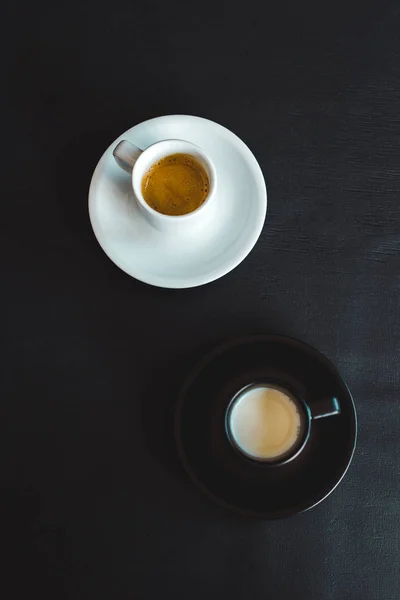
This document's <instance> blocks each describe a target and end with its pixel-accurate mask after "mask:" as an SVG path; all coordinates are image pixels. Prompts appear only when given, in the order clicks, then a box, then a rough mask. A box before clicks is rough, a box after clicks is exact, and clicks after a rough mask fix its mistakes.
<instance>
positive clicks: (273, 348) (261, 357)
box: [175, 335, 357, 519]
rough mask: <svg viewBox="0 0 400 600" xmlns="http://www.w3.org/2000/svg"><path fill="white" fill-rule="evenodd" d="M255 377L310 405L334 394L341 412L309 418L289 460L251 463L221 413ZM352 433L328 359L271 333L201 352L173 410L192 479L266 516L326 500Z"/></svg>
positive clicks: (346, 458)
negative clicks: (305, 437)
mask: <svg viewBox="0 0 400 600" xmlns="http://www.w3.org/2000/svg"><path fill="white" fill-rule="evenodd" d="M259 381H265V382H273V383H275V384H276V385H279V386H281V387H283V388H286V389H288V390H290V391H291V392H292V393H293V395H294V396H295V397H296V396H297V397H302V398H304V400H306V402H307V404H308V405H309V406H310V408H311V410H312V407H313V403H317V404H318V401H320V400H321V399H322V398H333V397H335V398H336V399H337V400H338V402H339V406H340V414H338V415H334V416H331V417H326V418H324V419H317V420H315V421H313V423H312V426H311V433H310V438H309V441H308V442H307V445H306V447H305V449H304V450H303V451H302V452H301V453H300V454H299V456H298V457H296V458H294V459H293V460H292V461H290V462H288V463H285V464H282V465H274V466H271V465H268V464H265V463H260V462H259V461H251V460H249V459H248V458H247V457H245V456H244V455H241V454H240V453H238V452H237V451H236V450H235V449H234V447H233V446H232V444H231V443H230V441H229V439H228V436H227V433H226V427H225V415H226V411H227V409H228V407H229V404H230V401H231V399H232V397H233V396H234V395H235V393H237V392H238V390H240V389H242V388H243V387H244V386H245V385H248V384H250V383H252V382H259ZM356 436H357V418H356V411H355V406H354V403H353V399H352V397H351V393H350V391H349V389H348V387H347V385H346V383H345V382H344V381H343V379H342V378H341V376H340V374H339V373H338V371H337V370H336V368H335V367H334V366H333V365H332V363H331V362H330V361H329V360H328V359H327V358H325V357H324V356H323V355H322V354H320V353H319V352H318V351H317V350H315V349H314V348H311V347H310V346H308V345H307V344H304V343H303V342H299V341H297V340H293V339H290V338H285V337H281V336H275V335H263V336H253V337H249V338H245V339H241V340H236V341H234V342H231V343H228V344H225V345H223V346H221V347H219V348H217V349H216V350H214V351H213V352H212V353H211V354H209V355H208V356H206V357H205V358H204V359H203V360H202V361H201V362H200V363H199V365H198V366H197V367H196V368H195V369H194V371H193V372H192V373H191V374H190V375H189V377H188V379H187V381H186V383H185V384H184V386H183V389H182V391H181V394H180V397H179V399H178V403H177V406H176V411H175V438H176V443H177V448H178V453H179V457H180V459H181V461H182V464H183V466H184V468H185V470H186V471H187V473H188V475H189V476H190V478H191V479H192V480H193V482H194V483H195V484H196V485H197V486H198V487H199V488H200V489H201V490H202V491H203V492H205V493H206V494H207V496H208V497H209V498H211V499H212V500H213V501H215V502H217V503H219V504H221V505H223V506H224V507H226V508H230V509H233V510H235V511H237V512H239V513H241V514H245V515H251V516H257V517H262V518H266V519H276V518H280V517H287V516H290V515H293V514H295V513H298V512H302V511H305V510H308V509H310V508H312V507H313V506H315V505H316V504H318V503H319V502H321V501H322V500H323V499H324V498H326V497H327V496H328V495H329V494H330V493H331V492H332V491H333V490H334V489H335V487H336V486H337V485H338V484H339V482H340V481H341V480H342V478H343V476H344V474H345V473H346V471H347V469H348V466H349V464H350V462H351V459H352V456H353V453H354V449H355V444H356Z"/></svg>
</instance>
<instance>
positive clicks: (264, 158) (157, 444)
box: [0, 0, 400, 600]
mask: <svg viewBox="0 0 400 600" xmlns="http://www.w3.org/2000/svg"><path fill="white" fill-rule="evenodd" d="M3 25H5V30H6V38H7V39H6V41H7V44H6V48H5V50H3V59H5V62H6V70H3V73H4V74H6V77H5V78H3V83H6V84H7V85H6V89H4V90H3V92H2V102H3V103H4V102H5V106H4V107H3V110H2V117H3V121H4V127H3V128H2V132H3V140H2V144H3V151H5V157H6V161H4V159H3V175H2V179H1V182H2V184H3V185H4V183H5V186H6V187H5V190H4V191H3V194H2V208H3V214H2V219H1V228H2V236H1V239H2V242H3V250H2V253H1V259H2V291H1V314H2V318H3V324H2V335H1V343H2V361H1V362H2V375H1V378H0V392H1V393H0V398H1V419H0V427H1V435H0V443H1V448H2V450H1V453H0V480H1V490H0V509H1V512H0V525H1V527H0V547H1V548H3V549H4V550H5V552H4V554H3V559H2V571H3V575H2V577H1V580H0V582H1V583H0V588H3V589H1V591H0V593H1V596H2V598H4V599H6V598H7V600H8V599H9V598H18V599H20V598H23V597H27V593H29V594H30V595H32V594H37V595H40V597H42V598H52V599H56V598H57V599H64V598H67V599H79V600H81V599H82V600H83V599H85V600H86V599H96V600H99V599H103V598H104V599H106V598H107V599H109V598H115V599H117V598H118V600H124V599H125V598H126V599H131V598H135V599H137V600H139V599H140V600H141V599H146V600H148V599H153V598H161V597H163V598H164V597H167V598H174V599H176V600H179V599H185V600H186V599H187V598H190V599H191V600H197V599H203V598H209V599H212V600H214V599H219V598H221V597H222V596H224V597H230V598H232V599H234V600H248V599H253V600H258V599H260V600H261V599H263V600H265V599H266V598H271V599H273V600H287V599H288V598H296V599H298V600H306V599H307V600H310V599H316V600H398V599H399V598H400V573H399V559H398V547H399V541H400V519H399V508H400V501H399V474H400V453H399V438H400V413H399V392H400V381H399V350H400V316H399V312H400V311H399V308H400V305H399V292H400V232H399V228H400V203H399V200H400V197H399V196H400V180H399V175H400V116H399V115H400V75H399V61H400V43H399V31H400V7H399V3H398V2H397V1H396V0H389V1H384V0H382V1H381V2H376V1H374V2H364V3H361V2H357V3H355V2H354V1H353V0H348V1H347V2H339V3H337V2H336V3H332V2H331V3H328V4H327V3H324V2H295V1H294V0H289V1H288V2H281V3H277V2H273V3H272V2H270V3H262V2H255V1H253V2H247V3H239V4H238V5H237V6H234V4H233V3H228V2H226V3H222V2H219V1H216V2H214V3H213V4H212V5H206V4H203V3H198V4H197V5H196V4H195V5H193V4H189V3H186V2H181V1H178V2H160V1H159V0H154V1H153V2H149V3H144V2H141V3H139V2H133V1H132V0H130V1H127V0H119V2H115V3H111V4H110V3H109V2H104V1H102V0H98V1H96V2H94V1H93V0H87V1H86V2H78V1H77V0H70V1H68V2H50V1H49V0H38V1H36V2H33V3H31V2H28V0H21V1H20V2H19V3H14V4H11V3H9V6H8V11H7V15H6V18H5V19H3ZM3 41H4V39H3ZM174 113H185V114H194V115H200V116H204V117H207V118H209V119H212V120H214V121H217V122H219V123H221V124H223V125H225V126H226V127H228V128H229V129H231V130H232V131H234V132H235V133H236V134H237V135H239V136H240V137H241V138H242V139H243V140H244V141H245V142H246V143H247V144H248V145H249V147H250V148H251V150H252V151H253V152H254V154H255V155H256V157H257V159H258V160H259V163H260V165H261V168H262V170H263V172H264V175H265V177H266V181H267V186H268V200H269V204H268V216H267V220H266V223H265V227H264V229H263V232H262V235H261V237H260V240H259V241H258V243H257V245H256V247H255V248H254V250H253V251H252V252H251V254H250V255H249V256H248V258H247V259H246V260H245V261H244V262H243V263H242V264H241V265H240V266H239V267H238V268H237V269H235V270H234V271H233V272H232V273H230V274H228V275H227V276H225V277H223V278H222V279H220V280H219V281H216V282H214V283H211V284H209V285H206V286H204V287H200V288H197V289H191V290H177V291H172V290H163V289H158V288H153V287H150V286H147V285H144V284H142V283H140V282H138V281H135V280H134V279H132V278H130V277H128V276H127V275H125V274H124V273H123V272H122V271H120V270H119V269H118V268H117V267H116V266H115V265H114V264H113V263H112V262H111V261H110V260H109V259H108V258H107V257H106V255H105V254H104V253H103V251H102V250H101V248H100V247H99V246H98V244H97V243H96V241H95V238H94V235H93V233H92V230H91V227H90V223H89V219H88V212H87V192H88V186H89V181H90V177H91V174H92V172H93V169H94V167H95V165H96V163H97V161H98V159H99V157H100V156H101V154H102V152H103V151H104V149H105V148H106V147H107V146H108V145H109V144H110V143H111V142H112V141H113V140H114V139H115V138H116V137H117V136H118V135H119V134H120V133H121V132H123V131H124V130H126V129H128V128H129V127H131V126H132V125H134V124H136V123H138V122H140V121H143V120H144V119H147V118H150V117H154V116H158V115H161V114H174ZM4 167H5V168H4ZM268 332H272V333H280V334H287V335H291V336H294V337H298V338H300V339H302V340H304V341H306V342H308V343H310V344H311V345H313V346H315V347H316V348H318V349H319V350H320V351H322V352H323V353H324V354H325V355H326V356H328V357H329V358H330V359H331V360H332V361H333V362H334V363H335V364H336V365H337V366H338V368H339V369H340V371H341V372H342V374H343V376H344V377H345V379H346V380H347V382H348V384H349V386H350V388H351V389H352V392H353V394H354V398H355V401H356V404H357V408H358V415H359V438H358V447H357V450H356V454H355V457H354V460H353V463H352V465H351V467H350V469H349V471H348V473H347V475H346V477H345V478H344V480H343V482H342V484H341V485H340V486H339V487H338V488H337V489H336V490H335V492H334V493H333V494H332V495H331V496H330V497H329V498H328V499H327V500H326V501H325V502H323V503H322V504H320V505H319V506H318V507H317V508H315V509H314V510H312V511H310V512H308V513H304V514H302V515H298V516H296V517H294V518H291V519H288V520H282V521H274V522H268V521H257V520H246V519H245V518H242V517H237V516H235V515H234V514H229V513H227V512H224V511H223V510H222V509H221V508H218V507H216V506H214V505H213V504H211V503H210V502H209V501H208V500H207V499H205V498H203V497H202V496H201V495H200V494H199V493H198V492H197V490H196V489H195V487H194V486H193V485H192V484H191V483H190V482H189V481H188V480H187V478H186V477H185V475H184V474H183V472H182V470H181V468H180V466H179V464H178V462H177V459H176V456H175V452H174V447H173V443H172V440H171V431H170V428H169V420H168V416H169V414H170V409H171V406H172V404H173V402H174V400H175V397H176V392H177V390H178V389H179V385H180V383H181V381H182V378H183V377H184V376H185V374H186V373H187V371H188V369H190V368H191V366H192V365H193V364H194V363H195V362H196V361H197V360H198V358H199V357H201V356H202V355H203V354H204V353H205V352H207V351H209V350H211V349H212V348H213V347H214V346H215V345H216V344H218V343H220V342H222V341H225V340H228V339H231V338H235V337H238V336H242V335H248V334H254V333H268ZM4 559H5V560H4Z"/></svg>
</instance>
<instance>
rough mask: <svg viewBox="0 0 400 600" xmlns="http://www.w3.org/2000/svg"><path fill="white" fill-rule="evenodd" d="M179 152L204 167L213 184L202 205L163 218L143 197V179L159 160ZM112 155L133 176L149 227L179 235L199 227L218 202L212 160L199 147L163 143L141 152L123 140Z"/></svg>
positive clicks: (183, 143)
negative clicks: (191, 157) (216, 200)
mask: <svg viewBox="0 0 400 600" xmlns="http://www.w3.org/2000/svg"><path fill="white" fill-rule="evenodd" d="M177 153H182V154H190V155H191V156H193V157H194V158H195V159H196V160H197V161H198V162H199V163H200V164H201V165H202V166H203V167H204V168H205V170H206V173H207V175H208V178H209V181H210V188H209V193H208V196H207V198H206V199H205V201H204V202H203V204H202V205H201V206H199V208H197V209H196V210H194V211H193V212H191V213H187V214H186V215H179V216H174V215H164V214H162V213H159V212H157V211H156V210H154V209H153V208H151V206H149V205H148V204H147V202H146V201H145V199H144V198H143V194H142V180H143V177H144V176H145V174H146V173H147V171H148V170H149V169H150V168H151V167H152V166H153V165H154V164H155V163H156V162H157V161H159V160H160V159H162V158H165V157H166V156H169V155H170V154H177ZM113 155H114V158H115V160H116V162H117V164H118V165H119V166H120V167H121V168H122V169H124V171H126V172H127V173H130V174H131V175H132V188H133V193H134V196H135V199H136V202H137V204H138V206H139V209H140V211H141V212H142V214H143V215H144V217H145V218H146V219H147V221H148V222H149V223H150V225H152V226H153V227H155V228H156V229H158V230H159V231H164V232H170V233H179V232H184V231H190V230H191V229H192V227H193V226H194V225H199V224H200V223H201V222H202V221H203V220H204V218H205V217H206V215H207V213H208V212H209V210H210V206H211V205H212V204H213V202H214V199H215V191H216V185H217V175H216V172H215V168H214V165H213V163H212V161H211V160H210V158H209V157H208V156H207V154H206V153H205V152H204V150H202V149H201V148H199V146H196V145H195V144H192V143H191V142H186V141H184V140H163V141H161V142H156V143H155V144H152V145H151V146H149V147H148V148H146V149H145V150H141V149H140V148H138V147H137V146H135V145H134V144H131V142H128V141H127V140H123V141H121V142H119V144H118V145H117V146H116V147H115V148H114V151H113Z"/></svg>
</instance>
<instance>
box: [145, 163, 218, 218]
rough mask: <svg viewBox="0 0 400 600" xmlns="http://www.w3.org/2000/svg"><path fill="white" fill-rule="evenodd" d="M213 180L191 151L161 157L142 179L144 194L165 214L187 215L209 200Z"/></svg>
mask: <svg viewBox="0 0 400 600" xmlns="http://www.w3.org/2000/svg"><path fill="white" fill-rule="evenodd" d="M209 190H210V182H209V178H208V175H207V173H206V170H205V168H204V167H203V165H201V164H200V162H199V161H198V160H196V158H195V157H194V156H191V155H190V154H171V155H170V156H166V157H164V158H162V159H160V160H158V161H157V162H156V163H155V164H154V165H153V166H152V167H150V169H149V170H148V171H147V173H146V174H145V175H144V177H143V180H142V194H143V198H144V199H145V201H146V202H147V204H148V205H149V206H151V208H153V209H154V210H156V211H157V212H159V213H162V214H164V215H172V216H180V215H186V214H188V213H191V212H193V211H194V210H196V209H197V208H199V207H200V206H201V205H202V204H203V202H204V201H205V200H206V198H207V196H208V193H209Z"/></svg>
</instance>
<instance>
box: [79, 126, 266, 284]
mask: <svg viewBox="0 0 400 600" xmlns="http://www.w3.org/2000/svg"><path fill="white" fill-rule="evenodd" d="M173 138H175V139H184V140H187V141H189V142H193V143H195V144H197V145H198V146H200V147H201V148H203V150H205V152H207V153H208V155H209V156H210V158H211V160H212V161H213V162H214V165H215V167H216V170H217V175H218V189H217V197H216V199H215V212H214V215H213V218H212V219H211V220H210V221H209V222H208V223H207V227H202V228H201V229H200V230H198V231H194V232H187V235H183V234H182V235H180V236H173V235H171V234H169V235H168V234H165V233H161V232H159V231H157V230H155V229H154V228H153V227H151V226H150V225H149V223H148V222H147V221H146V220H145V218H144V217H143V216H142V214H141V213H140V212H139V209H138V207H137V205H136V201H135V199H134V197H133V191H132V185H131V178H130V176H129V175H128V174H127V173H125V172H124V171H122V170H121V169H120V168H119V167H118V166H117V164H116V163H115V160H114V158H113V156H112V151H113V149H114V148H115V146H116V145H117V143H118V142H119V141H121V140H122V139H126V140H128V141H130V142H132V143H134V144H136V145H137V146H139V147H140V148H146V147H147V146H149V145H151V144H153V143H154V142H158V141H160V140H164V139H173ZM266 207H267V194H266V188H265V182H264V178H263V175H262V172H261V169H260V167H259V165H258V163H257V161H256V159H255V158H254V156H253V154H252V153H251V152H250V150H249V149H248V147H247V146H246V145H245V144H244V143H243V142H242V141H241V140H240V139H239V138H238V137H237V136H236V135H234V134H233V133H232V132H231V131H229V130H228V129H226V128H225V127H222V126H221V125H218V124H217V123H214V122H212V121H209V120H207V119H202V118H200V117H191V116H187V115H171V116H165V117H158V118H155V119H151V120H149V121H145V122H143V123H140V124H139V125H135V127H132V128H131V129H129V130H128V131H126V132H125V133H123V134H122V135H121V136H120V137H119V138H118V139H116V140H115V142H113V144H111V146H110V147H109V148H108V150H106V152H105V153H104V154H103V156H102V158H101V159H100V161H99V163H98V165H97V167H96V169H95V171H94V173H93V177H92V181H91V184H90V190H89V215H90V221H91V224H92V227H93V230H94V233H95V235H96V238H97V241H98V242H99V244H100V246H101V247H102V248H103V250H104V252H105V253H106V254H107V256H108V257H109V258H110V259H111V260H112V261H113V262H114V263H115V264H116V265H117V266H118V267H120V268H121V269H122V270H123V271H125V272H126V273H128V275H131V276H132V277H135V278H136V279H139V280H140V281H143V282H145V283H149V284H151V285H155V286H159V287H164V288H189V287H195V286H199V285H203V284H205V283H209V282H211V281H214V280H215V279H218V278H219V277H222V276H223V275H225V274H226V273H228V272H229V271H231V270H232V269H234V268H235V267H236V266H237V265H238V264H239V263H240V262H242V260H243V259H244V258H245V257H246V256H247V254H248V253H249V252H250V250H251V249H252V248H253V246H254V244H255V243H256V241H257V239H258V237H259V235H260V233H261V230H262V227H263V224H264V220H265V214H266Z"/></svg>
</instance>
